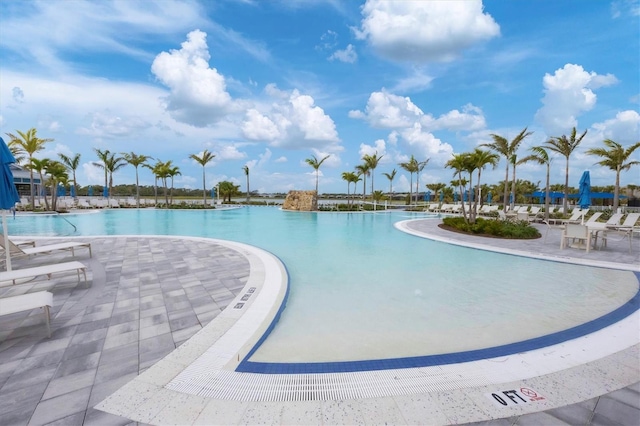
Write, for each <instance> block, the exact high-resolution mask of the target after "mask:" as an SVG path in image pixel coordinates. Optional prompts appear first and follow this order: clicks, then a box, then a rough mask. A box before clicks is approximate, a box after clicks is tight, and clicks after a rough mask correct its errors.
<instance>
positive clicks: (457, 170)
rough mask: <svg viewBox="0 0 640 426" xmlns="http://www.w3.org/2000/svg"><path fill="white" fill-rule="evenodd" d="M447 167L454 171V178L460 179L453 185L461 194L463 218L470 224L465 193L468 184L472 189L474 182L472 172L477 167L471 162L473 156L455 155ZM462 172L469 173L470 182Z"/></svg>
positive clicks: (452, 182)
mask: <svg viewBox="0 0 640 426" xmlns="http://www.w3.org/2000/svg"><path fill="white" fill-rule="evenodd" d="M445 167H447V168H450V169H453V175H454V177H455V176H457V177H458V179H457V180H454V181H451V184H452V185H455V186H457V187H458V191H459V193H460V203H461V204H462V216H463V217H464V220H465V222H467V223H469V218H468V217H467V211H466V210H465V207H464V205H465V204H464V203H465V201H464V193H465V191H466V186H467V183H469V188H471V185H472V182H471V178H472V177H473V175H472V172H473V170H475V166H474V165H473V163H472V161H471V154H469V153H462V154H454V155H453V158H452V159H450V160H449V161H447V162H446V164H445ZM462 172H467V173H469V180H467V179H466V178H465V177H464V176H463V175H462Z"/></svg>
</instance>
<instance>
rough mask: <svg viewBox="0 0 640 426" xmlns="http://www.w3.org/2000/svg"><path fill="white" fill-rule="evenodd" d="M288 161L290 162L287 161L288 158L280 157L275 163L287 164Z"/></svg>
mask: <svg viewBox="0 0 640 426" xmlns="http://www.w3.org/2000/svg"><path fill="white" fill-rule="evenodd" d="M287 161H289V160H287V157H285V156H282V157H278V158H276V159H275V160H274V163H286V162H287Z"/></svg>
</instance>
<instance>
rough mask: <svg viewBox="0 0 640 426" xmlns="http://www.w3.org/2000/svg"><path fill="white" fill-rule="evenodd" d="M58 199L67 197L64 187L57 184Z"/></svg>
mask: <svg viewBox="0 0 640 426" xmlns="http://www.w3.org/2000/svg"><path fill="white" fill-rule="evenodd" d="M57 191H58V197H64V196H65V195H67V191H65V189H64V186H62V185H60V184H58V189H57Z"/></svg>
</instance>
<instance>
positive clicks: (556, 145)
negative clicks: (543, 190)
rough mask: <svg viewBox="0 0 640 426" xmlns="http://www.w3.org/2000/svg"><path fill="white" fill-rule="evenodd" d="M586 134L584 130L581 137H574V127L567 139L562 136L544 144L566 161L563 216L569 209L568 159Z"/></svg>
mask: <svg viewBox="0 0 640 426" xmlns="http://www.w3.org/2000/svg"><path fill="white" fill-rule="evenodd" d="M586 134H587V131H586V130H585V131H584V133H583V134H582V135H580V136H579V137H576V128H575V127H574V128H573V130H571V135H570V136H569V137H567V136H566V135H562V136H560V137H553V138H551V139H549V140H548V141H547V142H545V144H546V148H547V149H549V150H551V151H553V152H557V153H558V154H560V155H562V156H563V157H564V158H566V159H567V163H566V168H565V176H564V200H563V201H562V212H563V213H564V214H567V210H568V207H569V203H568V197H569V157H571V154H572V153H573V151H574V150H575V149H576V148H577V147H578V145H580V142H582V139H583V138H584V137H585V135H586Z"/></svg>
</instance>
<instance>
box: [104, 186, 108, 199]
mask: <svg viewBox="0 0 640 426" xmlns="http://www.w3.org/2000/svg"><path fill="white" fill-rule="evenodd" d="M102 196H103V197H104V198H109V187H108V186H105V187H103V188H102Z"/></svg>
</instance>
